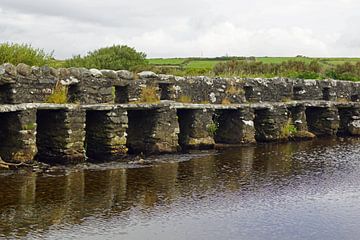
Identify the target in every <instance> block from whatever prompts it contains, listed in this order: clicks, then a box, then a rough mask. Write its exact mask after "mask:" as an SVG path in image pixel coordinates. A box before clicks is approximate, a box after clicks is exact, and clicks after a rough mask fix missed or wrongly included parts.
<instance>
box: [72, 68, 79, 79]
mask: <svg viewBox="0 0 360 240" xmlns="http://www.w3.org/2000/svg"><path fill="white" fill-rule="evenodd" d="M69 71H70V75H71V76H74V77H76V78H81V71H80V69H79V68H74V67H71V68H69Z"/></svg>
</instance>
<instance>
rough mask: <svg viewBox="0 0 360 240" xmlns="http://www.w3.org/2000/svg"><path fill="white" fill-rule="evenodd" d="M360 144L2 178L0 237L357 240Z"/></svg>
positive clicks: (168, 158) (275, 148)
mask: <svg viewBox="0 0 360 240" xmlns="http://www.w3.org/2000/svg"><path fill="white" fill-rule="evenodd" d="M359 186H360V140H358V139H351V138H345V139H342V138H338V139H317V140H314V141H309V142H301V143H281V144H280V143H279V144H275V143H274V144H259V145H256V146H244V147H239V148H233V149H224V150H217V151H195V152H193V153H191V154H183V155H164V156H160V157H152V158H150V159H149V161H146V162H145V164H143V163H142V164H139V163H136V162H135V163H116V162H113V163H106V164H105V163H104V164H83V165H78V166H72V167H51V168H49V169H47V170H45V171H33V170H27V169H22V170H18V171H3V172H1V173H0V213H1V214H0V237H1V238H9V239H12V238H26V239H194V240H195V239H277V240H279V239H358V238H359V236H360V227H359V226H360V188H359Z"/></svg>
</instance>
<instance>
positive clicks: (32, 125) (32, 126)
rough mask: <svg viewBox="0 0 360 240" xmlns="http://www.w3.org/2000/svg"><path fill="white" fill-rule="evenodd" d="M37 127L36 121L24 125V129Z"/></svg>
mask: <svg viewBox="0 0 360 240" xmlns="http://www.w3.org/2000/svg"><path fill="white" fill-rule="evenodd" d="M35 128H36V124H35V123H28V124H26V125H24V126H23V128H22V129H23V130H34V129H35Z"/></svg>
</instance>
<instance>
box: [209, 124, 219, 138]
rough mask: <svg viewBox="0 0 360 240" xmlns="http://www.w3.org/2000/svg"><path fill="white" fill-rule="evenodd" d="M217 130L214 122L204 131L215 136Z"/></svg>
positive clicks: (217, 126)
mask: <svg viewBox="0 0 360 240" xmlns="http://www.w3.org/2000/svg"><path fill="white" fill-rule="evenodd" d="M218 128H219V125H218V124H217V123H215V122H213V123H210V124H208V125H206V129H207V131H208V133H209V134H210V135H211V136H215V133H216V131H217V130H218Z"/></svg>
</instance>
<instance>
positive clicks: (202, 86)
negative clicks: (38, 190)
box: [0, 64, 360, 164]
mask: <svg viewBox="0 0 360 240" xmlns="http://www.w3.org/2000/svg"><path fill="white" fill-rule="evenodd" d="M57 84H61V85H63V86H66V89H67V91H66V93H67V98H68V102H69V103H68V104H49V103H46V101H47V99H48V98H49V96H50V95H51V94H53V91H54V89H55V86H56V85H57ZM149 89H150V90H151V91H153V92H152V93H153V94H155V95H156V96H157V98H158V99H159V100H160V101H159V102H155V103H141V102H142V101H143V98H144V97H146V96H144V95H146V94H149V92H151V91H149ZM147 90H148V91H147ZM359 99H360V84H359V83H355V82H348V81H337V80H322V81H315V80H302V79H285V78H273V79H241V78H209V77H202V76H199V77H186V78H183V77H176V76H171V75H157V74H155V73H152V72H141V73H139V74H137V75H136V76H134V75H133V74H132V73H130V72H128V71H124V70H121V71H112V70H96V69H90V70H88V69H85V68H68V69H65V68H62V69H53V68H50V67H46V66H44V67H30V66H27V65H25V64H19V65H17V66H13V65H11V64H3V65H1V66H0V157H1V159H3V160H4V161H6V162H15V163H16V162H31V161H42V162H49V163H63V164H65V163H73V162H81V161H85V160H89V161H90V160H94V161H104V160H113V159H121V158H123V157H124V156H126V155H127V154H137V153H144V154H160V153H174V152H179V151H181V150H182V149H201V148H213V147H214V146H215V144H224V145H226V144H229V145H238V144H249V143H255V142H272V141H287V140H292V139H297V140H301V139H308V138H312V137H314V136H334V135H351V136H359V135H360V103H359Z"/></svg>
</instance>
